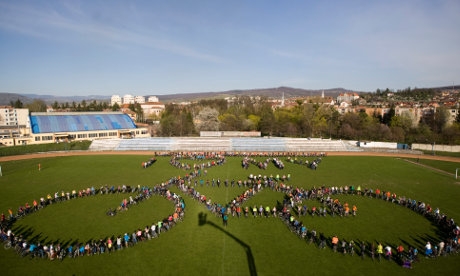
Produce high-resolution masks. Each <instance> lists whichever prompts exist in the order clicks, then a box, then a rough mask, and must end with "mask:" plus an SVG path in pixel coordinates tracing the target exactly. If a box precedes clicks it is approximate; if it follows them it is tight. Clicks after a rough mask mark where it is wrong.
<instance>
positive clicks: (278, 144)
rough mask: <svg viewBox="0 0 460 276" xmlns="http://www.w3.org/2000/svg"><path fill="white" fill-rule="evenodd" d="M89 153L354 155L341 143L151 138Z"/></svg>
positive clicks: (108, 143) (104, 142)
mask: <svg viewBox="0 0 460 276" xmlns="http://www.w3.org/2000/svg"><path fill="white" fill-rule="evenodd" d="M90 150H93V151H104V150H112V151H113V150H115V151H233V152H332V151H356V150H359V148H358V147H356V146H353V145H351V144H350V143H347V142H346V141H342V140H329V139H306V138H280V137H270V138H267V137H246V138H244V137H232V138H230V137H153V138H135V139H101V140H94V141H93V143H92V144H91V146H90Z"/></svg>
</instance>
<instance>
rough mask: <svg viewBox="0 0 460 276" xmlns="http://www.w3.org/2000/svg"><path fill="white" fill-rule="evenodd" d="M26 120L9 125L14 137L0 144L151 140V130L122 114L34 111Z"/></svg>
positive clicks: (0, 140)
mask: <svg viewBox="0 0 460 276" xmlns="http://www.w3.org/2000/svg"><path fill="white" fill-rule="evenodd" d="M23 121H24V122H22V121H21V122H19V121H17V124H16V125H9V128H11V129H13V130H15V132H12V131H10V133H13V134H14V135H4V136H2V137H1V139H0V145H3V146H15V145H27V144H46V143H59V142H72V141H83V140H96V139H112V138H135V137H140V138H142V137H144V138H145V137H150V134H149V132H148V129H147V128H139V127H137V126H136V124H135V123H134V121H133V120H132V119H131V117H130V116H129V115H127V114H124V113H122V112H86V113H84V112H52V113H51V112H32V113H31V114H30V116H27V117H26V118H25V119H23ZM5 133H7V132H5Z"/></svg>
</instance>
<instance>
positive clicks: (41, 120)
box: [30, 113, 136, 134]
mask: <svg viewBox="0 0 460 276" xmlns="http://www.w3.org/2000/svg"><path fill="white" fill-rule="evenodd" d="M30 123H31V127H32V133H35V134H36V133H54V132H75V131H92V130H117V129H131V128H136V124H135V123H134V122H133V120H132V119H131V117H129V116H128V115H127V114H122V113H120V114H100V113H99V114H81V115H76V114H70V115H31V116H30Z"/></svg>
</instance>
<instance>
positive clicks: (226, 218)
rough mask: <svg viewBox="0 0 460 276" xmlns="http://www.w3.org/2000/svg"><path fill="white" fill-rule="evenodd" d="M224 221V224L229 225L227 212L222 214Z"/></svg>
mask: <svg viewBox="0 0 460 276" xmlns="http://www.w3.org/2000/svg"><path fill="white" fill-rule="evenodd" d="M222 222H223V224H224V227H227V224H228V215H227V214H224V215H223V216H222Z"/></svg>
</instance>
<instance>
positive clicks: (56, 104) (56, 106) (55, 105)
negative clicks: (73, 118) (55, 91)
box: [51, 101, 59, 110]
mask: <svg viewBox="0 0 460 276" xmlns="http://www.w3.org/2000/svg"><path fill="white" fill-rule="evenodd" d="M51 107H52V108H53V109H54V110H57V109H59V103H58V102H57V101H54V103H53V104H52V105H51Z"/></svg>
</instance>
